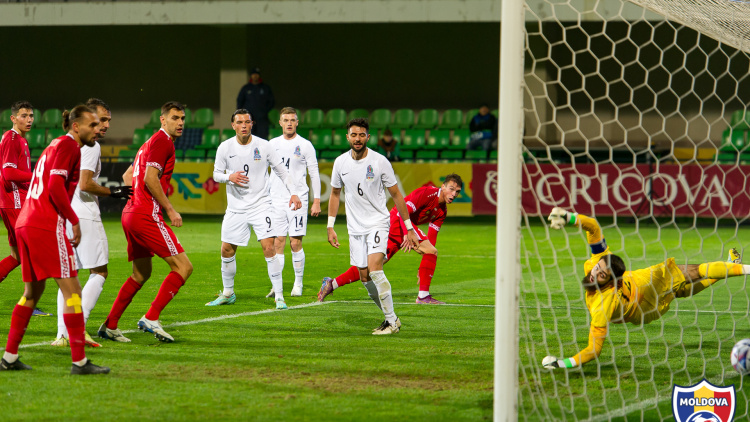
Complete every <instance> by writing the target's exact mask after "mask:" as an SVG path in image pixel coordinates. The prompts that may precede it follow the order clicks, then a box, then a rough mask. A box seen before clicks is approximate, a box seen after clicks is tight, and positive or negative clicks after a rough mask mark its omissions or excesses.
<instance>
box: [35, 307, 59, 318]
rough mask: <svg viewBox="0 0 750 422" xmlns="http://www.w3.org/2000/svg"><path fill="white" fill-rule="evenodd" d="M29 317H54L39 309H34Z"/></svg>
mask: <svg viewBox="0 0 750 422" xmlns="http://www.w3.org/2000/svg"><path fill="white" fill-rule="evenodd" d="M31 316H54V315H52V314H51V313H49V312H44V311H43V310H41V309H39V308H34V312H33V313H32V314H31Z"/></svg>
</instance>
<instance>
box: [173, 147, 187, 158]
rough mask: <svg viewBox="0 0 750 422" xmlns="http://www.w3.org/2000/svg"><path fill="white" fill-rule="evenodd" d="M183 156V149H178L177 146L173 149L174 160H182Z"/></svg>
mask: <svg viewBox="0 0 750 422" xmlns="http://www.w3.org/2000/svg"><path fill="white" fill-rule="evenodd" d="M184 156H185V150H183V149H179V148H178V149H175V150H174V158H175V159H176V160H182V158H183V157H184Z"/></svg>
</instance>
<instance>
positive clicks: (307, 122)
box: [297, 108, 325, 130]
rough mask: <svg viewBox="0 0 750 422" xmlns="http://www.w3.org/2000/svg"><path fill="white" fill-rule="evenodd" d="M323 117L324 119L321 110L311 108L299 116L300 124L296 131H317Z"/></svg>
mask: <svg viewBox="0 0 750 422" xmlns="http://www.w3.org/2000/svg"><path fill="white" fill-rule="evenodd" d="M323 117H325V114H324V113H323V110H321V109H319V108H311V109H310V110H307V111H306V112H305V113H304V114H303V115H302V116H300V122H299V126H297V129H298V130H299V129H306V130H309V129H317V128H319V127H320V125H321V124H322V123H323Z"/></svg>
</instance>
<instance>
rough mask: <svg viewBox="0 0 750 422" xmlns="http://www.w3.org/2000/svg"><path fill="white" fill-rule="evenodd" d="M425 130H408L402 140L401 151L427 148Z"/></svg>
mask: <svg viewBox="0 0 750 422" xmlns="http://www.w3.org/2000/svg"><path fill="white" fill-rule="evenodd" d="M424 134H425V133H424V130H421V129H407V130H405V131H404V137H403V138H401V151H404V150H417V149H423V148H424V146H425V137H424Z"/></svg>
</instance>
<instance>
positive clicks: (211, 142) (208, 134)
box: [195, 129, 221, 151]
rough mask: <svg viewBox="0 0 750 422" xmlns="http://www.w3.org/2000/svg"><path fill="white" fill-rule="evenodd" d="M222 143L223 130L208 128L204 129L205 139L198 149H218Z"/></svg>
mask: <svg viewBox="0 0 750 422" xmlns="http://www.w3.org/2000/svg"><path fill="white" fill-rule="evenodd" d="M220 143H221V131H220V130H219V129H206V130H204V131H203V140H202V142H201V144H200V145H198V146H196V147H195V148H196V149H199V150H201V151H205V150H207V149H216V148H218V147H219V144H220Z"/></svg>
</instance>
